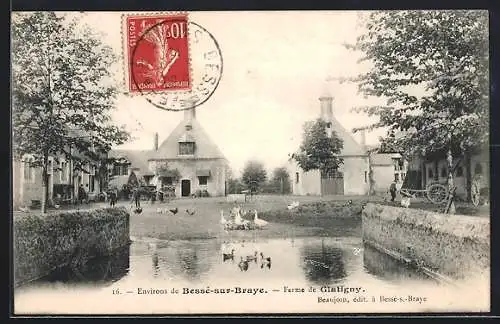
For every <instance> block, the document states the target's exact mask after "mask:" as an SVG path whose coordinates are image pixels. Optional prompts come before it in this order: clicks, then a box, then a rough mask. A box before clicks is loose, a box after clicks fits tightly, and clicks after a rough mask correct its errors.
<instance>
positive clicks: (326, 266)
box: [300, 239, 346, 285]
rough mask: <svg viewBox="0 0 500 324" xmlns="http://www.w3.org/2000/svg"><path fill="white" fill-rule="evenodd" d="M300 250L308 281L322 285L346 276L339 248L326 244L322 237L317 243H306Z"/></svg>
mask: <svg viewBox="0 0 500 324" xmlns="http://www.w3.org/2000/svg"><path fill="white" fill-rule="evenodd" d="M300 250H301V259H302V261H303V270H304V274H305V277H306V278H307V280H308V281H309V282H311V283H314V284H318V285H322V284H329V283H332V282H339V281H341V280H342V279H344V278H345V277H346V270H345V263H344V252H343V251H342V249H341V248H339V247H337V246H333V245H327V244H326V243H325V240H324V239H322V240H321V242H320V243H319V244H318V243H316V244H307V245H304V246H303V247H302V248H301V249H300Z"/></svg>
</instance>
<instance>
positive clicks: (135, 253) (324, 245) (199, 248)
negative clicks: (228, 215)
mask: <svg viewBox="0 0 500 324" xmlns="http://www.w3.org/2000/svg"><path fill="white" fill-rule="evenodd" d="M360 246H361V240H360V239H358V238H331V237H321V238H320V237H307V238H295V239H294V240H293V241H290V239H288V240H284V239H267V240H266V239H261V240H258V239H257V240H255V241H247V242H242V241H237V242H232V243H231V244H229V245H228V242H221V241H218V240H214V239H211V240H196V241H161V242H157V243H155V244H151V243H146V242H134V243H133V244H132V245H131V246H130V249H128V248H127V249H124V250H122V251H120V252H119V253H117V254H115V255H113V256H112V257H110V258H101V259H96V260H93V261H91V262H89V263H87V265H86V266H85V267H84V268H82V269H79V270H78V271H74V270H71V269H61V270H59V271H57V272H54V273H53V274H52V275H51V276H50V277H47V278H44V279H43V281H45V282H47V281H48V282H54V281H60V282H67V283H71V282H78V283H82V284H84V283H86V284H88V283H92V282H101V283H105V282H115V281H117V280H119V281H120V283H117V284H121V285H123V284H130V285H131V286H132V287H134V286H136V285H137V282H138V281H141V282H142V283H143V284H147V281H148V280H154V281H155V282H156V283H155V284H158V281H170V282H175V283H177V284H180V283H181V282H184V283H196V282H198V283H200V282H203V283H204V284H205V283H207V284H211V283H213V282H224V283H230V282H233V281H235V282H248V284H251V283H255V282H259V283H263V282H268V283H272V282H276V281H281V282H285V283H287V282H290V281H293V282H302V283H304V284H312V285H327V284H332V283H342V284H346V283H348V282H349V280H354V279H353V278H355V277H356V276H358V277H357V278H358V279H355V280H360V279H359V278H367V277H371V278H374V279H375V278H377V279H382V280H384V281H389V282H400V283H402V282H404V281H405V280H408V279H417V280H421V279H422V278H423V275H420V274H418V273H416V272H415V271H413V270H412V269H408V268H406V267H404V266H402V265H401V264H399V263H398V262H396V261H394V260H392V259H391V258H390V257H388V256H386V255H384V254H381V253H379V252H377V251H375V250H373V249H371V248H369V247H365V248H364V251H363V254H361V249H360V248H359V247H360ZM228 251H229V252H228ZM129 268H130V270H129ZM350 278H351V279H350ZM151 284H153V282H152V281H151Z"/></svg>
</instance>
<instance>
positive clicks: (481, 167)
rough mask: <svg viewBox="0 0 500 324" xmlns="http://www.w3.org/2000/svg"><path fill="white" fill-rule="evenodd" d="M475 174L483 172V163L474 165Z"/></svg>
mask: <svg viewBox="0 0 500 324" xmlns="http://www.w3.org/2000/svg"><path fill="white" fill-rule="evenodd" d="M474 174H483V166H482V165H481V163H476V166H475V167H474Z"/></svg>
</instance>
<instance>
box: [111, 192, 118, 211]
mask: <svg viewBox="0 0 500 324" xmlns="http://www.w3.org/2000/svg"><path fill="white" fill-rule="evenodd" d="M116 198H117V194H116V191H115V190H111V191H110V192H109V206H110V207H115V205H116Z"/></svg>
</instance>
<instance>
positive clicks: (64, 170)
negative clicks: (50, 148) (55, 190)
mask: <svg viewBox="0 0 500 324" xmlns="http://www.w3.org/2000/svg"><path fill="white" fill-rule="evenodd" d="M61 181H68V162H66V161H61Z"/></svg>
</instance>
